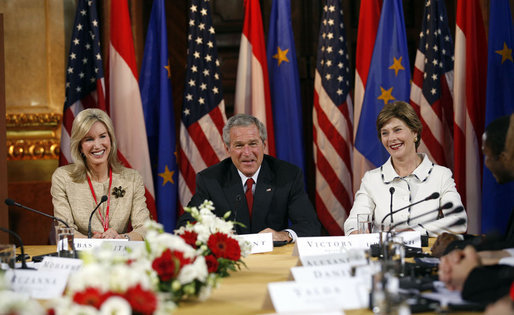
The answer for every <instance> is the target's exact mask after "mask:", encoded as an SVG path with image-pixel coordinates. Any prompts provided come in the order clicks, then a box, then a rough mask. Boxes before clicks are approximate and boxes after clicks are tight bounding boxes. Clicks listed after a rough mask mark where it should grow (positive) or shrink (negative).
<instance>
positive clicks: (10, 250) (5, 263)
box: [0, 244, 16, 270]
mask: <svg viewBox="0 0 514 315" xmlns="http://www.w3.org/2000/svg"><path fill="white" fill-rule="evenodd" d="M15 262H16V246H15V245H14V244H0V265H1V266H0V267H1V268H0V269H3V270H7V269H14V266H15Z"/></svg>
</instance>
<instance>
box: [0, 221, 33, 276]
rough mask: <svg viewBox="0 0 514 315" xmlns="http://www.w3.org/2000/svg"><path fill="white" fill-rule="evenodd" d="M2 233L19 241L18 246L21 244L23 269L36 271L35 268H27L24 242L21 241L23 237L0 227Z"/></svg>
mask: <svg viewBox="0 0 514 315" xmlns="http://www.w3.org/2000/svg"><path fill="white" fill-rule="evenodd" d="M0 231H3V232H5V233H9V234H11V235H12V236H14V238H15V239H16V240H17V241H18V244H20V251H21V269H34V268H29V267H27V261H26V258H25V249H24V248H23V242H22V241H21V237H20V236H19V235H18V234H17V233H15V232H14V231H11V230H9V229H6V228H3V227H0ZM15 261H16V258H15Z"/></svg>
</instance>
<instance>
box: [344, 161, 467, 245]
mask: <svg viewBox="0 0 514 315" xmlns="http://www.w3.org/2000/svg"><path fill="white" fill-rule="evenodd" d="M422 156H423V160H422V162H421V164H420V165H419V166H418V167H417V168H416V169H415V170H414V171H413V172H412V174H410V175H408V176H405V177H400V176H399V175H398V174H397V173H396V171H395V170H394V168H393V165H392V164H391V158H389V159H388V160H387V162H386V163H385V164H384V165H382V166H381V167H379V168H376V169H374V170H371V171H368V172H366V174H364V177H363V178H362V183H361V187H360V189H359V191H357V193H356V194H355V201H354V203H353V207H352V210H351V211H350V215H349V216H348V218H347V219H346V221H345V223H344V232H345V234H346V235H348V234H350V233H351V232H353V231H355V230H356V229H357V214H360V213H366V214H371V215H372V216H373V217H374V218H375V222H381V221H382V219H383V218H384V217H385V216H386V215H387V214H388V213H389V211H390V205H391V194H390V192H389V188H390V187H394V188H395V192H394V194H393V210H396V209H400V208H402V207H405V206H408V205H409V204H411V203H413V202H416V201H418V200H422V199H424V198H426V197H428V196H429V195H431V194H432V193H433V192H438V193H439V194H440V197H439V198H438V199H435V200H430V201H426V202H422V203H420V204H418V205H415V206H412V207H411V208H408V209H406V210H404V211H400V212H398V213H396V214H394V216H393V218H394V223H398V222H402V221H406V220H408V219H410V218H414V217H416V216H420V215H422V214H424V213H427V212H430V211H433V210H436V209H438V208H439V207H440V206H442V205H444V204H445V203H447V202H449V201H451V202H452V203H453V207H452V208H451V209H446V210H443V213H444V214H445V215H446V214H447V213H448V212H451V211H452V210H453V209H454V208H455V207H459V206H462V201H461V199H460V195H459V193H458V192H457V190H456V188H455V181H454V180H453V177H452V172H451V171H450V169H448V168H446V167H443V166H439V165H436V164H434V163H433V162H432V161H430V159H429V158H428V156H427V155H426V154H422ZM459 219H465V222H466V223H464V224H461V225H458V226H452V227H451V228H450V229H449V228H448V227H449V226H451V225H452V223H454V222H457V221H458V220H459ZM389 220H390V218H386V223H388V222H389ZM406 228H412V229H414V230H418V231H420V232H421V233H422V234H425V233H428V234H429V235H430V236H437V235H439V234H441V233H443V232H447V231H448V230H449V231H451V232H453V233H464V232H466V229H467V215H466V212H464V211H463V212H460V213H454V214H451V215H447V216H445V217H444V218H442V219H439V220H437V211H436V212H431V213H430V214H427V215H425V216H422V217H420V218H419V219H414V220H411V221H410V225H407V224H403V225H400V226H399V227H398V229H406Z"/></svg>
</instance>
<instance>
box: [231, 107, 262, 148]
mask: <svg viewBox="0 0 514 315" xmlns="http://www.w3.org/2000/svg"><path fill="white" fill-rule="evenodd" d="M250 125H255V126H257V129H258V130H259V136H260V137H261V140H262V142H264V141H266V139H267V138H268V134H267V133H266V127H264V124H263V123H262V122H261V121H260V120H259V119H257V118H256V117H254V116H252V115H248V114H237V115H234V116H232V117H230V118H229V120H228V121H227V124H226V125H225V127H223V142H225V145H226V146H227V147H230V129H232V127H246V126H250Z"/></svg>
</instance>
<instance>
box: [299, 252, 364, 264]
mask: <svg viewBox="0 0 514 315" xmlns="http://www.w3.org/2000/svg"><path fill="white" fill-rule="evenodd" d="M367 263H368V260H367V259H366V253H365V252H364V250H362V249H355V250H349V251H347V252H345V253H339V254H328V255H314V256H300V259H299V265H301V266H305V267H314V266H330V265H340V264H349V265H350V266H360V265H366V264H367Z"/></svg>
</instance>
